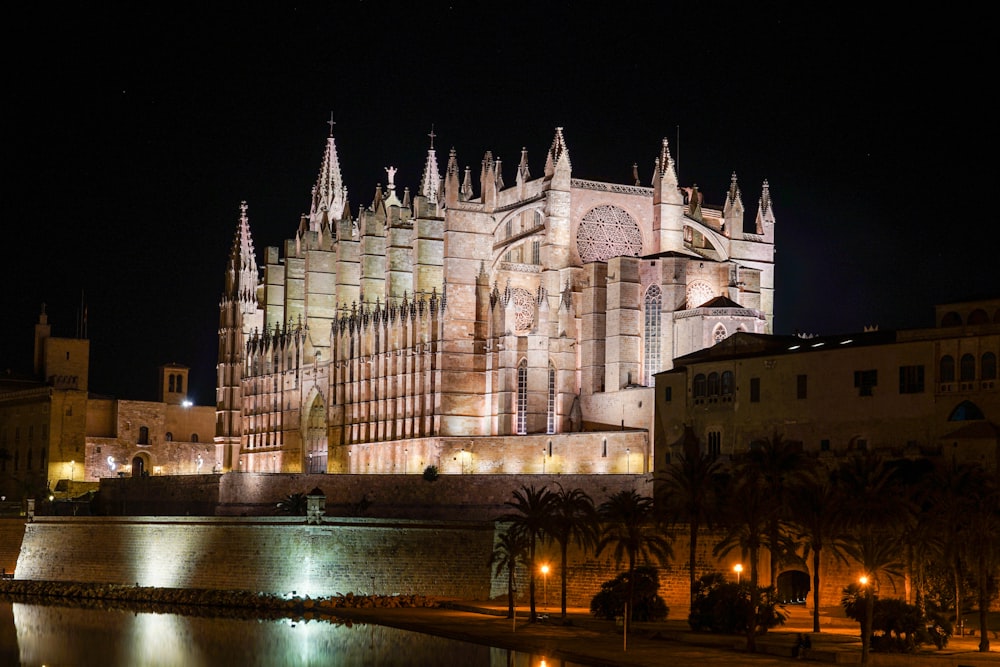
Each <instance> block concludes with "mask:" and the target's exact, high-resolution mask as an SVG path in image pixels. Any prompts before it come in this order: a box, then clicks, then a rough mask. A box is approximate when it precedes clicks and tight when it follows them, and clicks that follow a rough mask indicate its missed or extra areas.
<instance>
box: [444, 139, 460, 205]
mask: <svg viewBox="0 0 1000 667" xmlns="http://www.w3.org/2000/svg"><path fill="white" fill-rule="evenodd" d="M444 179H445V181H444V196H445V202H446V203H447V204H448V205H452V206H453V205H455V204H457V203H458V200H459V192H458V191H459V185H458V156H457V155H456V154H455V149H454V148H452V149H451V151H450V152H449V153H448V165H447V166H446V167H445V170H444Z"/></svg>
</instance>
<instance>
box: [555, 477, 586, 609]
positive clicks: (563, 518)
mask: <svg viewBox="0 0 1000 667" xmlns="http://www.w3.org/2000/svg"><path fill="white" fill-rule="evenodd" d="M556 486H558V487H559V490H558V491H556V492H555V493H554V494H553V497H552V513H551V515H550V525H549V528H548V533H549V537H550V538H551V539H553V540H555V542H557V543H558V544H559V558H560V561H561V563H560V571H559V579H560V595H561V599H562V618H563V619H565V618H566V583H567V581H566V579H567V570H568V563H569V556H568V551H569V545H570V543H575V544H577V545H578V546H580V547H581V548H584V549H588V548H596V546H597V538H598V520H597V510H596V509H594V501H593V500H592V499H591V498H590V496H589V495H587V494H586V493H585V492H584V491H583V490H582V489H570V490H566V489H563V487H562V485H559V484H557V485H556Z"/></svg>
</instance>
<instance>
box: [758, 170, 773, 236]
mask: <svg viewBox="0 0 1000 667" xmlns="http://www.w3.org/2000/svg"><path fill="white" fill-rule="evenodd" d="M773 224H774V209H773V208H772V205H771V187H770V186H769V185H768V183H767V179H766V178H765V179H764V185H763V187H762V188H761V193H760V203H759V204H758V205H757V233H758V234H767V229H766V227H765V226H766V225H773Z"/></svg>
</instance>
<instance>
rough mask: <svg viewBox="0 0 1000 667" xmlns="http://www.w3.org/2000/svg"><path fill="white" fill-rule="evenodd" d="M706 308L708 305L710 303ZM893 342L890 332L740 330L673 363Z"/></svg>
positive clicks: (796, 352) (700, 361) (682, 363)
mask: <svg viewBox="0 0 1000 667" xmlns="http://www.w3.org/2000/svg"><path fill="white" fill-rule="evenodd" d="M713 301H714V299H713ZM709 303H711V302H709ZM730 303H731V302H730ZM705 305H706V306H707V305H708V304H705ZM894 342H896V332H895V331H889V330H886V331H866V332H863V333H854V334H841V335H837V336H798V335H791V336H789V335H773V334H758V333H750V332H747V331H737V332H736V333H734V334H733V335H732V336H729V337H728V338H725V339H723V340H721V341H719V342H718V343H716V344H715V345H713V346H712V347H708V348H705V349H703V350H698V351H696V352H692V353H690V354H686V355H684V356H682V357H678V358H677V359H676V360H675V361H674V366H675V367H677V366H685V365H688V364H697V363H702V362H707V361H722V360H725V359H737V358H747V357H762V356H777V355H785V354H801V353H804V352H820V351H828V350H830V349H845V348H848V347H860V346H868V345H886V344H889V343H894Z"/></svg>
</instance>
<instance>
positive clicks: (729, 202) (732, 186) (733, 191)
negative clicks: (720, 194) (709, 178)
mask: <svg viewBox="0 0 1000 667" xmlns="http://www.w3.org/2000/svg"><path fill="white" fill-rule="evenodd" d="M737 204H739V206H740V207H741V208H742V206H743V199H742V198H741V197H740V186H739V185H737V184H736V172H735V171H734V172H733V175H732V177H731V178H730V180H729V193H728V194H727V195H726V207H727V208H729V207H732V206H735V205H737Z"/></svg>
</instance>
